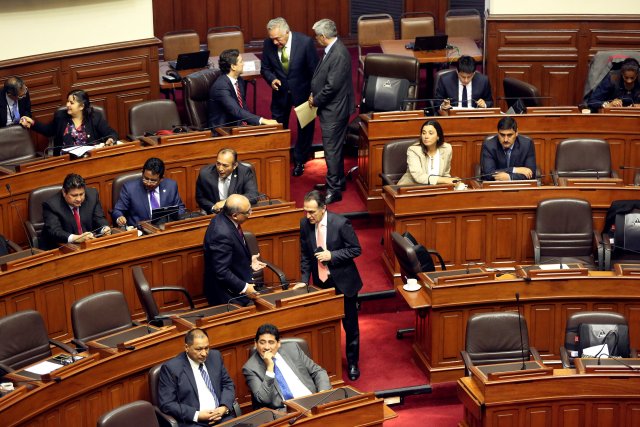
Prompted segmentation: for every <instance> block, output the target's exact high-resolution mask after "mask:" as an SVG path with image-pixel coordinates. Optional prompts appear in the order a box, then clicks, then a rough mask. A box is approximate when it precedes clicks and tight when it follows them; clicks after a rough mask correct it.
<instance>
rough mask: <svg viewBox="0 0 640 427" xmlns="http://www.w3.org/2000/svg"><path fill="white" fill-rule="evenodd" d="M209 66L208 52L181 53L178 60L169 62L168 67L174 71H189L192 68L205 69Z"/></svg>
mask: <svg viewBox="0 0 640 427" xmlns="http://www.w3.org/2000/svg"><path fill="white" fill-rule="evenodd" d="M208 64H209V51H208V50H200V51H198V52H189V53H181V54H180V55H178V60H176V61H169V66H170V67H171V68H173V69H174V70H176V71H180V70H191V69H193V68H205V67H206V66H207V65H208Z"/></svg>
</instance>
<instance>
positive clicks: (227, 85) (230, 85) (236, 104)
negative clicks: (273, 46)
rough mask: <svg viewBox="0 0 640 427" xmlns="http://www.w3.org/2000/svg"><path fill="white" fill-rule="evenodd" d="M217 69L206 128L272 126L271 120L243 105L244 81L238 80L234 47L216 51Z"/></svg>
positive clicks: (239, 64) (237, 55)
mask: <svg viewBox="0 0 640 427" xmlns="http://www.w3.org/2000/svg"><path fill="white" fill-rule="evenodd" d="M218 66H219V67H220V71H221V72H222V73H223V74H225V75H224V76H220V77H218V78H217V79H216V80H215V81H214V82H213V84H212V85H211V89H209V102H208V107H207V109H208V111H209V121H208V124H209V127H210V128H214V127H218V126H242V125H275V124H277V123H278V122H277V121H275V120H270V119H265V118H264V117H260V116H256V115H255V114H253V113H252V112H250V111H249V109H248V108H247V95H246V94H247V84H246V83H245V81H244V80H242V78H241V76H242V72H243V71H244V61H243V60H242V55H240V51H238V49H227V50H225V51H223V52H222V53H221V54H220V60H219V61H218Z"/></svg>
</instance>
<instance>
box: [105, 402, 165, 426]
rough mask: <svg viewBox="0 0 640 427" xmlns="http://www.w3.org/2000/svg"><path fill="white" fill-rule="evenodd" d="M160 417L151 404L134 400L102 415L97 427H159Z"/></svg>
mask: <svg viewBox="0 0 640 427" xmlns="http://www.w3.org/2000/svg"><path fill="white" fill-rule="evenodd" d="M160 416H161V415H160V414H159V411H158V410H156V409H154V407H153V405H151V403H149V402H147V401H145V400H136V401H135V402H131V403H127V404H125V405H122V406H119V407H117V408H115V409H112V410H110V411H109V412H107V413H105V414H102V415H101V416H100V418H98V423H97V427H160V424H159V422H158V418H159V417H160Z"/></svg>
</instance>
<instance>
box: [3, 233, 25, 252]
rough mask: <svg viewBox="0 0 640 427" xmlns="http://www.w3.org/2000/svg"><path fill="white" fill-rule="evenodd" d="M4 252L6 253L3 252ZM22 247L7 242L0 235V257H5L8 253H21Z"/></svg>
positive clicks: (12, 242) (7, 240)
mask: <svg viewBox="0 0 640 427" xmlns="http://www.w3.org/2000/svg"><path fill="white" fill-rule="evenodd" d="M5 250H6V252H5ZM21 250H22V247H20V245H19V244H17V243H16V242H14V241H13V240H9V239H7V238H6V237H4V236H3V235H2V234H0V256H2V255H7V254H8V253H10V252H18V251H21Z"/></svg>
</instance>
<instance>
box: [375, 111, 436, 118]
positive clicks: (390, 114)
mask: <svg viewBox="0 0 640 427" xmlns="http://www.w3.org/2000/svg"><path fill="white" fill-rule="evenodd" d="M365 116H366V115H365ZM368 117H369V116H367V118H368ZM422 117H424V112H422V111H419V110H414V111H385V112H381V113H375V112H374V113H371V119H372V120H384V119H396V120H397V119H416V118H422Z"/></svg>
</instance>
